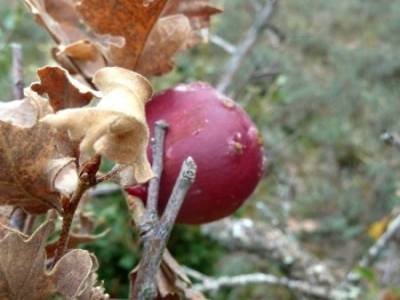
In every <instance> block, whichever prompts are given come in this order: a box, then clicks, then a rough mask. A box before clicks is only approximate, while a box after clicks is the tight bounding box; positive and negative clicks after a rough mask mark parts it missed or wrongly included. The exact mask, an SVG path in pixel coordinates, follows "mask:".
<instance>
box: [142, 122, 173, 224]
mask: <svg viewBox="0 0 400 300" xmlns="http://www.w3.org/2000/svg"><path fill="white" fill-rule="evenodd" d="M167 129H168V124H167V123H166V122H165V121H163V120H158V121H157V122H156V123H155V127H154V136H155V137H154V140H153V143H152V147H151V148H152V154H153V166H152V167H153V172H154V177H153V178H152V179H151V180H150V183H149V191H148V194H147V211H146V219H147V220H145V221H151V222H152V223H154V222H157V221H158V213H157V207H158V194H159V190H160V181H161V174H162V171H163V155H164V140H165V133H166V131H167Z"/></svg>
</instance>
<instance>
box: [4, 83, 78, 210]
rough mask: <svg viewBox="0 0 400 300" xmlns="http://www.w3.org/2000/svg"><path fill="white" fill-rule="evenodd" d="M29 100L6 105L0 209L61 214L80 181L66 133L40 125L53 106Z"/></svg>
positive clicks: (31, 95) (34, 98)
mask: <svg viewBox="0 0 400 300" xmlns="http://www.w3.org/2000/svg"><path fill="white" fill-rule="evenodd" d="M25 95H26V98H25V99H24V100H16V101H12V102H7V103H0V205H14V206H19V207H22V208H24V209H25V210H26V211H28V212H30V213H43V212H45V211H47V210H48V209H49V208H56V209H60V203H59V201H60V200H59V198H60V193H62V194H70V193H72V192H73V190H74V189H75V187H76V184H77V180H78V177H77V171H76V166H75V163H74V160H75V159H74V158H73V157H71V156H70V154H71V153H72V149H70V148H69V144H68V142H67V141H66V136H65V134H64V135H63V134H59V133H57V132H56V131H55V130H54V129H52V128H51V127H50V126H49V125H47V124H43V123H39V122H38V121H39V119H40V118H42V117H43V116H45V115H46V114H48V113H50V112H52V110H51V107H50V105H49V104H48V101H47V100H46V99H44V98H42V97H40V96H39V95H37V94H36V93H34V92H33V91H31V90H29V89H26V90H25Z"/></svg>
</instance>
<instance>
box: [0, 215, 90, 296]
mask: <svg viewBox="0 0 400 300" xmlns="http://www.w3.org/2000/svg"><path fill="white" fill-rule="evenodd" d="M8 230H9V232H8V234H7V235H6V236H5V237H4V238H3V239H1V240H0V299H4V300H26V299H30V300H44V299H48V298H49V297H50V296H54V295H56V294H58V295H61V296H63V297H64V299H76V297H78V296H80V295H81V294H82V293H83V292H84V291H85V290H86V289H87V287H88V283H87V282H88V281H89V279H90V278H91V276H92V274H93V272H94V270H95V269H96V267H97V262H96V259H95V258H94V257H93V256H92V255H90V254H89V252H87V251H85V250H80V249H76V250H72V251H70V252H68V253H67V254H66V255H64V256H63V257H62V258H61V259H60V260H59V261H58V262H57V264H56V265H55V266H54V268H53V269H52V270H48V269H47V268H46V252H45V246H46V241H47V238H48V236H49V235H50V234H51V233H52V232H53V230H54V221H53V220H48V221H46V222H45V223H43V224H42V225H41V226H40V227H39V228H38V229H37V230H36V231H35V232H34V233H33V234H32V236H30V237H26V236H25V235H23V234H22V233H20V232H19V231H17V230H13V229H10V228H8Z"/></svg>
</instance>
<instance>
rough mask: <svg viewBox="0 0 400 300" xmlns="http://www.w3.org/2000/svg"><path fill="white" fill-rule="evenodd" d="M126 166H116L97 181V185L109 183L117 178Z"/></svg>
mask: <svg viewBox="0 0 400 300" xmlns="http://www.w3.org/2000/svg"><path fill="white" fill-rule="evenodd" d="M125 168H126V166H124V165H115V166H114V167H113V168H112V169H111V170H110V171H108V172H107V173H106V174H104V175H102V176H100V177H98V178H97V180H96V184H99V183H102V182H104V181H108V180H110V179H112V178H114V177H115V176H117V175H118V174H119V173H120V172H121V171H122V170H123V169H125Z"/></svg>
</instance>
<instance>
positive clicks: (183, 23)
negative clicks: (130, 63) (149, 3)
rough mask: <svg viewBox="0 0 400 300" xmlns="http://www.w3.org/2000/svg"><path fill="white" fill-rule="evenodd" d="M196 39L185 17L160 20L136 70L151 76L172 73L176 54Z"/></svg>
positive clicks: (173, 16) (169, 17) (170, 17)
mask: <svg viewBox="0 0 400 300" xmlns="http://www.w3.org/2000/svg"><path fill="white" fill-rule="evenodd" d="M196 37H197V36H196V35H193V31H192V28H191V26H190V23H189V20H188V18H186V17H185V16H184V15H172V16H167V17H162V18H160V19H159V20H158V22H157V24H156V26H155V27H154V28H153V31H152V32H151V34H150V36H149V38H148V41H147V43H146V46H145V48H144V49H143V53H142V55H141V57H140V60H139V61H138V63H137V66H136V68H135V70H136V71H137V72H139V73H140V74H151V75H161V74H164V73H166V72H168V71H171V70H172V68H173V67H174V62H173V60H172V58H173V56H174V55H175V53H177V52H178V51H181V50H184V49H186V48H189V47H190V46H191V45H192V44H194V43H195V41H196ZM149 62H152V63H149Z"/></svg>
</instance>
